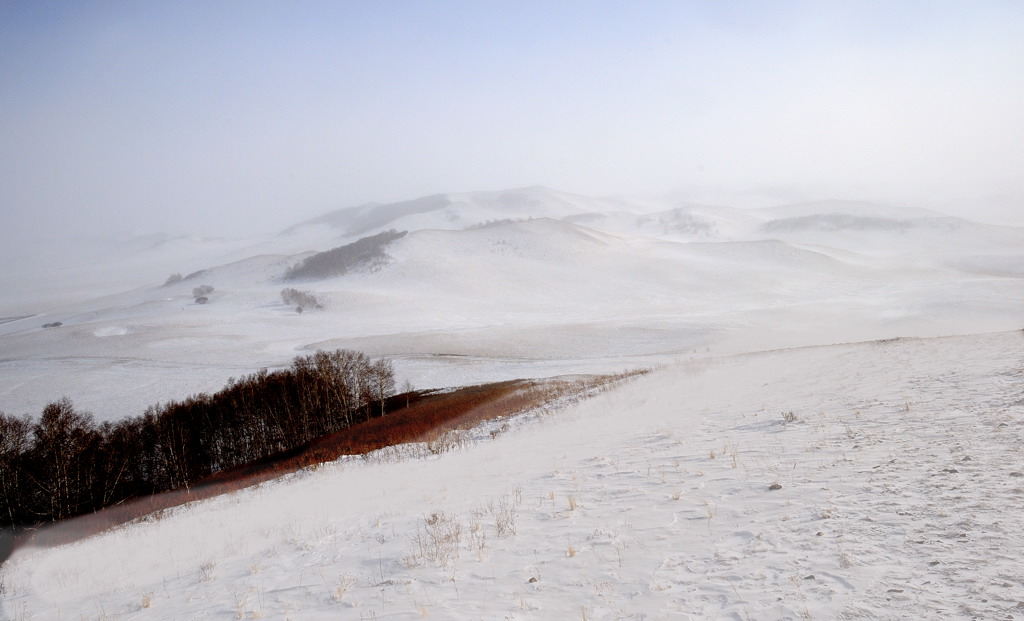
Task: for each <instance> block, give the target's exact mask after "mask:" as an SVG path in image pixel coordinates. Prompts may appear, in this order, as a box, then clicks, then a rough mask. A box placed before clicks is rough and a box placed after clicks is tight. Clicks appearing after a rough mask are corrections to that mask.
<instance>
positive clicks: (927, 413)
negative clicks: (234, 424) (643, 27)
mask: <svg viewBox="0 0 1024 621" xmlns="http://www.w3.org/2000/svg"><path fill="white" fill-rule="evenodd" d="M1022 345H1024V334H1022V333H1021V332H1019V331H1017V332H1004V333H996V334H986V335H980V336H962V337H948V338H940V339H900V340H894V341H888V342H868V343H859V344H851V345H836V346H826V347H815V348H803V349H791V350H784V351H772V352H764V353H755V354H745V355H738V356H731V357H720V358H709V359H705V360H695V361H691V362H689V363H686V364H681V365H674V366H669V367H666V368H663V369H661V370H659V371H656V372H654V373H651V374H649V375H647V376H644V377H640V378H638V379H636V380H634V381H632V382H629V383H627V384H624V385H622V386H620V387H618V388H617V389H614V390H611V391H608V392H605V393H602V394H600V395H598V396H596V397H593V398H592V399H589V400H587V401H584V402H582V403H578V404H575V405H569V406H567V407H565V408H564V409H562V410H560V411H558V412H555V413H553V414H551V415H546V416H541V417H539V418H536V417H535V421H534V422H533V423H531V424H528V425H518V426H515V427H514V428H513V429H511V430H509V431H508V432H505V433H496V434H495V435H494V436H493V439H492V436H491V435H490V434H488V433H480V434H478V437H479V438H480V439H479V441H478V442H476V443H472V444H468V445H463V446H462V447H461V449H460V450H457V451H455V452H450V453H446V454H444V455H441V456H440V457H436V456H431V457H429V458H425V457H422V455H424V454H425V453H424V452H422V451H419V452H417V451H408V452H407V453H408V454H407V456H406V457H405V458H403V459H396V458H395V455H396V451H387V452H384V453H382V454H380V455H378V456H376V458H370V459H347V460H341V461H339V462H335V463H331V464H325V465H323V466H322V467H320V468H318V469H315V470H312V471H306V472H302V473H299V474H297V475H295V476H292V477H288V478H287V479H284V480H281V481H278V482H274V483H269V484H264V485H262V486H260V487H258V488H255V489H252V490H246V491H242V492H237V493H235V494H231V495H229V496H224V497H220V498H216V499H213V500H210V501H206V502H203V503H198V504H196V505H193V506H189V507H184V508H180V509H178V510H175V511H171V512H168V513H167V514H165V515H163V516H161V517H159V518H155V519H153V520H151V521H147V522H142V523H138V524H134V525H131V526H128V527H124V528H120V529H116V530H114V531H111V532H108V533H105V534H102V535H100V536H96V537H93V538H90V539H88V540H85V541H81V542H79V543H77V544H74V545H69V546H64V547H60V548H55V549H52V550H23V551H21V552H19V553H18V554H17V555H16V556H15V557H14V558H13V559H12V560H11V561H9V562H8V563H7V564H5V565H4V567H3V569H2V585H3V601H4V604H3V609H2V610H3V611H4V612H5V613H6V614H7V615H8V616H10V617H13V618H20V619H32V618H36V619H50V618H79V617H81V618H114V617H116V618H122V619H135V618H138V619H182V618H191V619H233V618H256V617H265V618H290V619H336V618H352V619H419V618H423V617H426V618H443V619H479V618H485V619H492V618H496V619H590V620H594V619H620V618H636V619H716V618H722V619H732V618H736V619H748V618H749V619H787V618H875V619H877V618H909V617H914V618H936V619H938V618H989V619H997V618H998V619H1005V618H1024V603H1022V602H1024V578H1022V576H1024V555H1022V552H1024V549H1022V544H1021V543H1020V541H1021V534H1022V533H1024V517H1022V516H1021V515H1020V512H1019V511H1017V510H1016V507H1018V506H1019V503H1020V501H1021V499H1022V497H1024V463H1022V461H1021V459H1020V457H1019V447H1020V446H1021V441H1022V440H1024V356H1022V354H1021V352H1022ZM416 455H420V457H416ZM775 485H778V486H781V487H779V488H778V489H772V487H773V486H775Z"/></svg>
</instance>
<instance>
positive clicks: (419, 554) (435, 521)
mask: <svg viewBox="0 0 1024 621" xmlns="http://www.w3.org/2000/svg"><path fill="white" fill-rule="evenodd" d="M461 541H462V524H460V523H459V522H458V520H456V519H455V518H453V517H450V516H449V515H447V514H445V513H443V512H440V511H437V512H434V513H431V514H430V515H425V516H423V523H422V524H420V525H419V527H417V529H416V534H415V535H413V537H412V543H413V549H412V551H411V552H409V554H407V555H406V557H405V559H404V561H405V564H406V565H408V566H409V567H418V566H420V565H424V564H427V563H430V564H433V565H439V566H441V567H444V568H447V567H448V566H449V565H450V564H451V563H452V562H453V561H454V560H456V559H458V557H459V545H460V543H461Z"/></svg>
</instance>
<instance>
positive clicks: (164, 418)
mask: <svg viewBox="0 0 1024 621" xmlns="http://www.w3.org/2000/svg"><path fill="white" fill-rule="evenodd" d="M394 391H395V379H394V369H393V367H392V365H391V362H390V361H389V360H387V359H379V360H376V361H373V360H371V359H370V358H368V357H367V356H366V355H365V354H363V353H361V352H356V351H352V350H345V349H340V350H336V351H333V352H324V351H317V352H316V353H314V354H311V355H308V356H300V357H297V358H295V359H294V360H293V362H292V365H291V367H290V368H288V369H285V370H281V371H274V372H268V371H267V370H266V369H263V370H261V371H259V372H256V373H253V374H251V375H248V376H245V377H242V378H240V379H237V380H235V379H232V380H229V382H228V385H227V386H225V387H224V388H223V389H221V390H220V391H218V392H216V393H214V394H212V395H209V394H198V395H195V396H192V397H189V398H187V399H185V400H183V401H176V402H171V403H168V404H166V405H157V406H151V407H150V408H148V409H147V410H146V412H145V413H144V414H143V415H141V416H136V417H132V418H127V419H123V420H120V421H117V422H103V423H101V424H97V423H96V422H95V420H94V419H93V417H92V415H91V414H88V413H84V412H80V411H78V410H76V409H75V408H74V406H73V405H72V403H71V401H70V400H68V399H66V398H64V399H61V400H59V401H56V402H54V403H51V404H49V405H47V406H46V407H45V408H44V409H43V412H42V415H41V416H40V417H39V418H38V420H33V419H32V418H31V417H29V416H27V415H26V416H23V417H15V416H9V415H6V414H3V413H2V412H0V526H15V527H25V526H31V525H35V524H39V523H42V522H47V521H56V520H62V519H66V518H69V517H73V516H76V515H81V514H84V513H89V512H93V511H97V510H99V509H101V508H103V507H107V506H111V505H115V504H118V503H121V502H123V501H125V500H128V499H130V498H135V497H140V496H146V495H150V494H155V493H158V492H163V491H169V490H173V489H179V488H188V487H189V486H191V485H193V484H195V483H196V482H197V481H200V480H202V479H203V478H205V477H208V476H210V475H211V474H213V473H216V472H219V471H222V470H225V469H228V468H232V467H235V466H240V465H243V464H248V463H252V462H254V461H257V460H260V459H263V458H266V457H269V456H271V455H275V454H277V453H281V452H283V451H288V450H291V449H294V448H297V447H300V446H302V445H303V444H305V443H307V442H310V441H311V440H313V439H315V438H318V437H320V436H323V435H326V434H328V433H332V432H335V431H338V430H341V429H345V428H347V427H350V426H352V425H355V424H358V423H360V422H363V421H366V420H369V419H370V418H373V417H377V416H383V415H384V412H385V410H384V403H385V401H386V399H387V398H388V397H390V396H392V395H393V394H394Z"/></svg>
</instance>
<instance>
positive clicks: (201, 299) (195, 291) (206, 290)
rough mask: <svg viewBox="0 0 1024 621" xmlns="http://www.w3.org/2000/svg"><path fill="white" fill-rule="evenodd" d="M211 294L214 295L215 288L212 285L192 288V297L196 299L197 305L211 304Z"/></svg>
mask: <svg viewBox="0 0 1024 621" xmlns="http://www.w3.org/2000/svg"><path fill="white" fill-rule="evenodd" d="M211 293H213V287H212V286H210V285H199V286H198V287H193V288H192V297H193V298H195V299H196V304H206V303H207V302H209V301H210V298H209V295H210V294H211Z"/></svg>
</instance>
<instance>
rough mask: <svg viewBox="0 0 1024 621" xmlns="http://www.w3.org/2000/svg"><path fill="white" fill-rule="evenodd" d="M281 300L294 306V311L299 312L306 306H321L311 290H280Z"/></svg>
mask: <svg viewBox="0 0 1024 621" xmlns="http://www.w3.org/2000/svg"><path fill="white" fill-rule="evenodd" d="M281 300H283V301H284V303H285V304H287V305H289V306H293V305H294V306H295V310H296V312H299V313H301V312H302V311H303V310H305V309H307V308H323V307H324V305H323V304H321V303H320V300H319V298H317V297H316V294H314V293H313V292H312V291H299V290H298V289H292V288H288V289H283V290H281Z"/></svg>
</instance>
